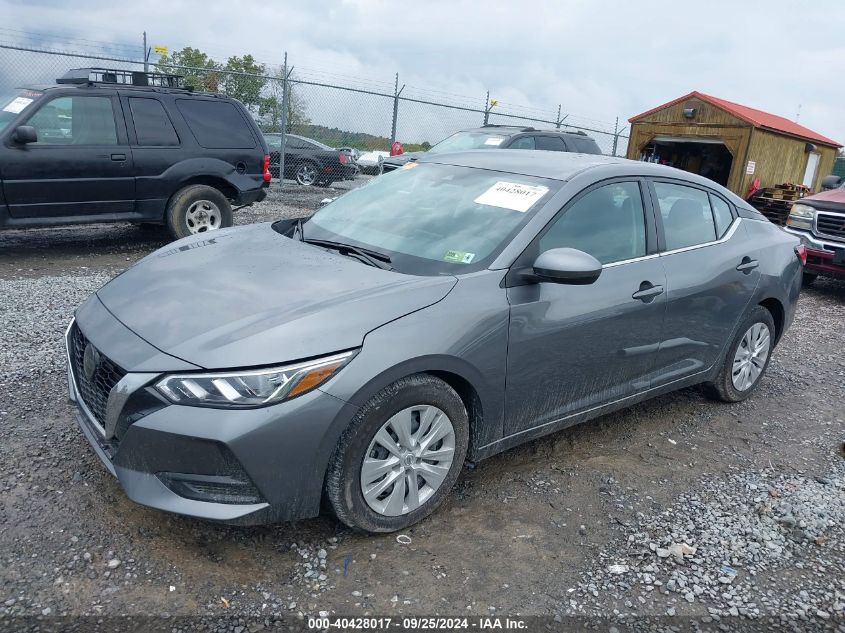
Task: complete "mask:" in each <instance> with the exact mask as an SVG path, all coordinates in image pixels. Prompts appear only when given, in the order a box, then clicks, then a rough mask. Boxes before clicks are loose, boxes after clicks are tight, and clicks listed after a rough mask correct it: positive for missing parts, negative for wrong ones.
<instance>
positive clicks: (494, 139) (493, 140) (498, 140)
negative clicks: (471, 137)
mask: <svg viewBox="0 0 845 633" xmlns="http://www.w3.org/2000/svg"><path fill="white" fill-rule="evenodd" d="M504 140H505V139H504V138H502V137H501V136H491V137H490V138H488V139H487V140H486V141H484V144H485V145H493V146H494V147H498V146H499V145H501V144H502V141H504Z"/></svg>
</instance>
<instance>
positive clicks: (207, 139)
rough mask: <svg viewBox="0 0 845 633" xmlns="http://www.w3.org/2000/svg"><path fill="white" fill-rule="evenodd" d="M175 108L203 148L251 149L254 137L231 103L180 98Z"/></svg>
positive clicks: (253, 144) (253, 145)
mask: <svg viewBox="0 0 845 633" xmlns="http://www.w3.org/2000/svg"><path fill="white" fill-rule="evenodd" d="M176 107H178V108H179V112H181V113H182V116H183V117H184V118H185V122H186V123H187V124H188V127H189V128H191V132H193V134H194V137H195V138H196V139H197V143H199V144H200V145H201V146H202V147H206V148H209V149H252V148H254V147H256V144H255V138H254V137H253V135H252V130H251V129H250V127H249V124H248V123H247V122H246V120H245V119H244V118H243V116H241V113H240V111H239V110H238V108H237V107H235V105H234V104H233V103H229V102H228V101H216V100H215V101H211V100H204V99H177V100H176Z"/></svg>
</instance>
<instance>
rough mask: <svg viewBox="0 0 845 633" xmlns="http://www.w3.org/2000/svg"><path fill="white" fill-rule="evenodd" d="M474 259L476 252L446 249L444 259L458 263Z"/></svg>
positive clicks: (467, 262)
mask: <svg viewBox="0 0 845 633" xmlns="http://www.w3.org/2000/svg"><path fill="white" fill-rule="evenodd" d="M473 259H475V253H465V252H464V251H446V254H445V255H444V256H443V261H446V262H454V263H456V264H469V263H471V262H472V260H473Z"/></svg>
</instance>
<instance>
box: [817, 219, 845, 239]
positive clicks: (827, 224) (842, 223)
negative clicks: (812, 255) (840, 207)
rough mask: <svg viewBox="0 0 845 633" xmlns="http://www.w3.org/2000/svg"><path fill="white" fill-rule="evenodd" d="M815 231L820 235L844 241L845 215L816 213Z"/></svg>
mask: <svg viewBox="0 0 845 633" xmlns="http://www.w3.org/2000/svg"><path fill="white" fill-rule="evenodd" d="M816 231H817V232H818V233H819V234H820V235H829V236H830V237H838V238H843V239H845V215H833V214H832V213H817V214H816Z"/></svg>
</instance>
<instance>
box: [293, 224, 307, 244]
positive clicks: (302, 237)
mask: <svg viewBox="0 0 845 633" xmlns="http://www.w3.org/2000/svg"><path fill="white" fill-rule="evenodd" d="M297 233H299V241H300V242H304V241H305V233H303V232H302V218H296V225H295V226H294V227H293V234H294V235H296V234H297Z"/></svg>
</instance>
